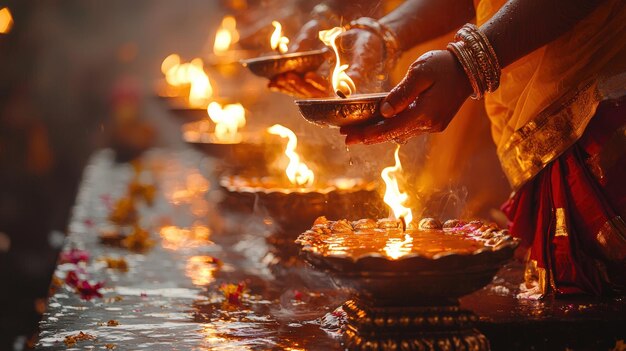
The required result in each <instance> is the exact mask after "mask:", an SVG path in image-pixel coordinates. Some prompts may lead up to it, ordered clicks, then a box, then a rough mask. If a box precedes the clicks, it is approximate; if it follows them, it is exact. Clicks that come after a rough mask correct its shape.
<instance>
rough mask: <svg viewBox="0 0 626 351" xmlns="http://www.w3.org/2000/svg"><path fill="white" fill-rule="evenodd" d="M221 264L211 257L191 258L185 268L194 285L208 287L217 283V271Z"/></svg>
mask: <svg viewBox="0 0 626 351" xmlns="http://www.w3.org/2000/svg"><path fill="white" fill-rule="evenodd" d="M218 266H219V264H218V263H217V262H216V260H215V258H214V257H211V256H191V257H189V259H188V260H187V265H186V266H185V275H187V277H189V278H190V279H191V282H192V283H193V284H194V285H198V286H207V285H209V284H211V283H213V282H214V281H215V277H214V275H215V271H216V270H217V269H218Z"/></svg>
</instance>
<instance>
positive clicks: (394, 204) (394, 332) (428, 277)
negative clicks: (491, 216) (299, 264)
mask: <svg viewBox="0 0 626 351" xmlns="http://www.w3.org/2000/svg"><path fill="white" fill-rule="evenodd" d="M398 152H399V149H396V151H395V153H394V159H395V165H394V166H391V167H387V168H385V169H384V170H383V171H382V172H381V177H382V178H383V180H384V181H385V185H386V189H385V196H384V201H385V203H386V204H387V205H388V206H389V208H390V216H389V217H388V218H382V219H378V220H375V219H371V218H366V219H360V220H352V221H350V220H346V219H342V220H336V221H331V220H327V219H326V218H325V217H321V218H318V219H317V220H316V221H315V222H314V224H313V226H312V227H311V229H309V230H307V231H305V232H304V233H303V234H301V235H300V236H299V237H298V239H297V240H296V242H297V243H298V244H299V245H300V250H301V254H302V256H303V257H304V259H305V260H306V261H308V262H309V263H310V264H312V265H313V266H314V267H316V268H318V269H320V270H323V271H325V272H327V273H328V274H329V275H330V276H331V278H332V279H333V281H334V282H335V283H336V284H337V285H338V286H340V287H343V288H346V289H348V290H350V291H351V292H352V294H353V299H352V300H350V301H348V302H346V303H345V304H344V305H343V309H344V311H345V312H346V316H347V326H346V331H345V341H346V346H347V348H348V349H351V350H400V349H402V350H439V349H447V350H488V349H489V341H488V340H487V339H486V337H485V336H484V335H482V334H481V333H480V332H479V331H478V330H477V329H475V322H476V321H477V317H476V315H474V314H473V313H472V312H470V311H465V310H462V309H460V308H459V303H458V298H459V297H460V296H463V295H466V294H469V293H471V292H474V291H476V290H478V289H480V288H482V287H483V286H485V285H487V284H488V283H489V282H490V281H491V280H492V278H493V276H494V275H495V274H496V272H497V271H498V270H499V269H500V268H501V267H502V266H503V265H504V264H505V263H506V262H507V261H508V260H510V259H511V258H512V256H513V251H514V249H515V248H516V247H517V245H518V241H517V239H514V238H512V237H511V236H510V235H509V234H508V231H507V230H500V229H499V228H498V227H497V226H496V225H493V224H491V225H489V224H484V223H482V222H480V221H472V222H463V221H459V220H448V221H446V222H445V223H444V224H441V222H439V221H438V220H435V219H432V218H423V219H422V220H420V221H419V223H418V224H417V225H416V224H415V222H414V221H413V218H412V211H411V209H410V208H408V207H406V202H407V200H408V196H407V194H406V193H403V192H402V191H401V190H400V187H399V185H398V178H399V176H400V172H401V170H402V166H401V163H400V159H399V155H398ZM441 345H445V347H441Z"/></svg>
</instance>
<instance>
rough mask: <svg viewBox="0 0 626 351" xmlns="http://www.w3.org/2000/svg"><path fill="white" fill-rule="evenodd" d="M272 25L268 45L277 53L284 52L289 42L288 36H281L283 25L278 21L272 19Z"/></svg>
mask: <svg viewBox="0 0 626 351" xmlns="http://www.w3.org/2000/svg"><path fill="white" fill-rule="evenodd" d="M272 25H273V26H274V32H273V33H272V36H271V38H270V46H271V47H272V50H277V51H278V52H279V53H281V54H284V53H286V52H287V50H288V48H287V44H289V38H287V37H285V36H283V26H282V25H281V24H280V22H278V21H272Z"/></svg>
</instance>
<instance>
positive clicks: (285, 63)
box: [240, 49, 330, 79]
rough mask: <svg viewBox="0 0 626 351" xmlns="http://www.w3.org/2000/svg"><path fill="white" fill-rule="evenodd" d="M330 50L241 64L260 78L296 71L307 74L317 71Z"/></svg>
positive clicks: (268, 57)
mask: <svg viewBox="0 0 626 351" xmlns="http://www.w3.org/2000/svg"><path fill="white" fill-rule="evenodd" d="M329 53H330V51H329V50H328V49H320V50H311V51H304V52H293V53H288V54H281V55H269V56H262V57H256V58H251V59H247V60H241V61H240V62H241V64H242V65H243V66H244V67H248V69H249V70H250V71H251V72H252V73H254V74H255V75H257V76H259V77H264V78H267V79H271V78H273V77H275V76H277V75H279V74H283V73H287V72H290V71H295V72H298V73H306V72H309V71H315V70H317V69H318V68H319V66H321V65H322V63H324V62H325V61H326V59H327V57H328V55H329Z"/></svg>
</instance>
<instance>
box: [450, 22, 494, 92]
mask: <svg viewBox="0 0 626 351" xmlns="http://www.w3.org/2000/svg"><path fill="white" fill-rule="evenodd" d="M454 40H455V42H452V43H449V44H448V46H447V49H448V51H450V52H451V53H453V54H454V56H456V58H457V60H459V63H460V64H461V66H462V67H463V70H464V71H465V74H466V75H467V77H468V78H469V81H470V84H471V86H472V89H473V90H474V93H473V94H472V98H473V99H476V100H478V99H481V98H482V97H483V96H484V95H485V92H493V91H495V90H496V89H498V87H499V86H500V75H501V71H502V70H501V68H500V64H499V63H498V57H497V56H496V53H495V51H494V50H493V47H492V46H491V44H490V43H489V40H488V39H487V37H486V36H485V34H483V33H482V32H481V31H480V30H479V29H478V27H476V26H475V25H473V24H470V23H468V24H466V25H464V26H463V28H461V29H460V30H459V31H458V32H457V33H456V35H455V36H454Z"/></svg>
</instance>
